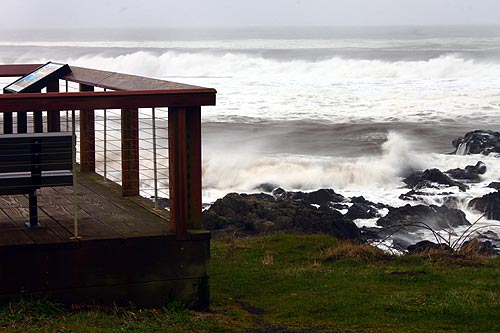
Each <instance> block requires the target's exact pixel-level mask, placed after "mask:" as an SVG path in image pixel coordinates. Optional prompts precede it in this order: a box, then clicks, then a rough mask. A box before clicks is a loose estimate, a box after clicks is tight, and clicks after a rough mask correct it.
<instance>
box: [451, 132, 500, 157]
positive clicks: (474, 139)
mask: <svg viewBox="0 0 500 333" xmlns="http://www.w3.org/2000/svg"><path fill="white" fill-rule="evenodd" d="M452 144H453V147H455V151H454V154H457V155H468V154H483V155H489V154H491V153H500V133H499V132H494V131H486V130H475V131H472V132H469V133H467V134H465V135H464V136H463V137H461V138H457V139H455V140H453V142H452Z"/></svg>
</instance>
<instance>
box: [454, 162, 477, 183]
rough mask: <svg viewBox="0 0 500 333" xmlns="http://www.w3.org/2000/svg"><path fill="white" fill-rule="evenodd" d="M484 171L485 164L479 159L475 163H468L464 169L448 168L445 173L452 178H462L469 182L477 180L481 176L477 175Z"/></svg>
mask: <svg viewBox="0 0 500 333" xmlns="http://www.w3.org/2000/svg"><path fill="white" fill-rule="evenodd" d="M485 172H486V164H484V163H483V162H481V161H479V162H477V163H476V165H468V166H466V167H465V169H460V168H456V169H450V170H448V171H446V173H447V174H448V175H449V176H450V177H452V178H453V179H463V180H468V181H470V182H479V181H481V178H480V177H479V175H483V174H484V173H485Z"/></svg>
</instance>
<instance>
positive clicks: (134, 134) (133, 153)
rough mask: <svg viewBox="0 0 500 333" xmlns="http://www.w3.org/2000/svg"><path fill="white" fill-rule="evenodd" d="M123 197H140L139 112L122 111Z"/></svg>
mask: <svg viewBox="0 0 500 333" xmlns="http://www.w3.org/2000/svg"><path fill="white" fill-rule="evenodd" d="M121 128H122V130H121V136H122V141H121V143H122V195H123V196H124V197H130V196H135V195H139V111H138V110H137V109H122V116H121Z"/></svg>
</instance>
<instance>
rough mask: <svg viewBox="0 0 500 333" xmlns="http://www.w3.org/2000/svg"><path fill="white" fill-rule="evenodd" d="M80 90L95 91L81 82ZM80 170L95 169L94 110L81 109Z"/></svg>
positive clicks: (89, 170)
mask: <svg viewBox="0 0 500 333" xmlns="http://www.w3.org/2000/svg"><path fill="white" fill-rule="evenodd" d="M80 91H94V87H93V86H89V85H86V84H80ZM80 171H81V172H94V171H95V118H94V110H83V109H82V110H80Z"/></svg>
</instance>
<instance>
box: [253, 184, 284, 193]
mask: <svg viewBox="0 0 500 333" xmlns="http://www.w3.org/2000/svg"><path fill="white" fill-rule="evenodd" d="M278 187H279V186H278V185H276V184H272V183H262V184H260V185H259V186H257V187H255V190H256V191H262V192H267V193H271V192H272V191H273V190H274V189H276V188H278Z"/></svg>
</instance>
